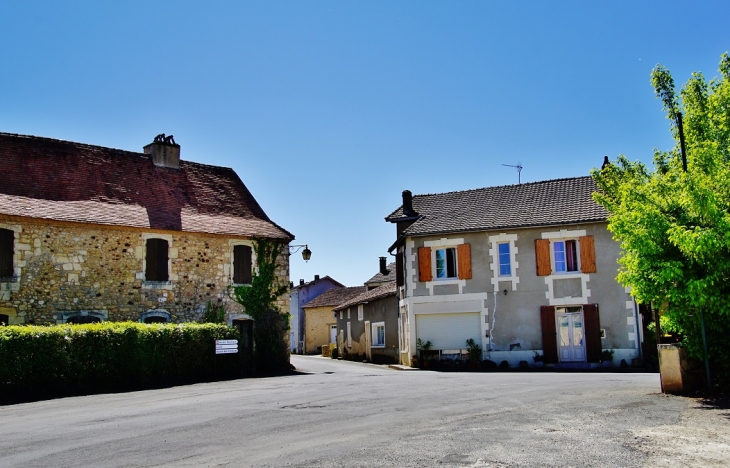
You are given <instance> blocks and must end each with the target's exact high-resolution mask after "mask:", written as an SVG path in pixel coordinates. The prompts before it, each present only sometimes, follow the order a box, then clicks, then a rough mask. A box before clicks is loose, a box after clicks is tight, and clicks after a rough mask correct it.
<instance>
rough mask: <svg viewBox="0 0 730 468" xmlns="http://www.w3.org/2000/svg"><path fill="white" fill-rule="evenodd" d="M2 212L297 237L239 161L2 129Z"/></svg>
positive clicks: (197, 230) (178, 228)
mask: <svg viewBox="0 0 730 468" xmlns="http://www.w3.org/2000/svg"><path fill="white" fill-rule="evenodd" d="M0 161H2V170H1V171H0V214H6V215H14V216H29V217H32V218H41V219H52V220H57V221H72V222H80V223H93V224H107V225H116V226H131V227H139V228H152V229H164V230H173V231H189V232H203V233H212V234H228V235H237V236H249V237H268V238H278V239H282V240H291V239H293V238H294V236H293V235H292V234H291V233H289V232H288V231H286V230H285V229H283V228H281V227H280V226H278V225H277V224H276V223H274V222H272V221H271V220H270V219H269V217H268V216H266V213H264V211H263V210H262V209H261V207H260V206H259V204H258V203H257V202H256V200H255V199H254V197H253V195H251V192H249V191H248V189H247V188H246V186H245V185H244V184H243V182H241V179H239V178H238V175H237V174H236V173H235V172H234V171H233V169H230V168H227V167H218V166H209V165H206V164H199V163H194V162H189V161H180V169H179V170H177V169H170V168H163V167H157V166H155V165H154V164H153V163H152V160H151V159H150V156H149V155H146V154H143V153H135V152H131V151H123V150H118V149H112V148H105V147H101V146H92V145H86V144H82V143H74V142H70V141H63V140H54V139H51V138H41V137H34V136H24V135H15V134H9V133H0Z"/></svg>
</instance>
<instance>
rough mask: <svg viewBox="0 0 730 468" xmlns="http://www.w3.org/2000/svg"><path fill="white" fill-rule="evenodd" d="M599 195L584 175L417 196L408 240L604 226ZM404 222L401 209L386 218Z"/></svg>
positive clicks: (604, 218)
mask: <svg viewBox="0 0 730 468" xmlns="http://www.w3.org/2000/svg"><path fill="white" fill-rule="evenodd" d="M597 190H598V188H597V187H596V184H595V182H594V181H593V179H592V178H591V177H590V176H585V177H575V178H569V179H555V180H546V181H541V182H531V183H525V184H518V185H503V186H499V187H486V188H481V189H474V190H463V191H459V192H447V193H436V194H426V195H414V196H413V208H414V209H415V211H416V212H418V215H419V218H418V220H417V221H415V222H414V223H413V224H412V225H410V226H409V227H408V228H407V229H406V230H405V231H404V232H403V235H405V236H419V235H430V234H445V233H450V232H462V231H489V230H495V229H509V228H521V227H531V226H549V225H562V224H576V223H586V222H600V221H605V220H606V219H607V218H608V211H606V210H605V209H604V208H603V207H602V206H600V205H598V204H597V203H596V202H595V201H594V200H593V198H592V196H591V194H592V193H593V192H595V191H597ZM403 218H405V216H404V214H403V207H402V206H401V207H399V208H398V209H396V210H395V211H393V212H392V213H391V214H390V215H388V216H387V217H386V218H385V219H386V221H391V222H397V221H399V220H401V219H403Z"/></svg>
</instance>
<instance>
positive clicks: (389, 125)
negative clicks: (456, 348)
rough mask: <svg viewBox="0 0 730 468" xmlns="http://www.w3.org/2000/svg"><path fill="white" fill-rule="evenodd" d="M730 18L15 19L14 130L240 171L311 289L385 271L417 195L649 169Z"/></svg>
mask: <svg viewBox="0 0 730 468" xmlns="http://www.w3.org/2000/svg"><path fill="white" fill-rule="evenodd" d="M728 18H730V4H729V3H726V2H692V3H690V2H671V1H661V2H649V1H642V2H629V1H611V2H598V1H591V2H587V1H585V2H568V1H565V2H538V1H531V2H524V1H523V2H520V1H514V2H513V1H510V2H491V1H482V2H469V1H460V2H415V1H409V2H392V1H387V2H385V1H368V2H355V1H348V2H323V1H306V2H304V1H302V2H293V1H289V2H280V1H261V2H242V1H230V2H226V1H216V2H186V1H174V2H154V1H139V2H134V1H125V2H98V1H90V2H79V1H63V2H61V1H58V2H42V1H32V2H29V1H13V0H8V1H4V2H2V3H1V4H0V41H2V44H3V46H2V50H3V53H2V56H3V57H2V61H1V62H0V63H1V64H2V65H1V67H2V69H1V70H2V72H1V73H0V131H4V132H12V133H21V134H30V135H38V136H45V137H52V138H60V139H65V140H72V141H79V142H84V143H89V144H96V145H102V146H109V147H114V148H122V149H126V150H132V151H141V150H142V146H144V145H145V144H147V143H149V142H151V140H152V138H153V137H154V136H155V135H156V134H158V133H167V134H174V135H175V139H176V140H177V142H178V143H179V144H180V145H181V147H182V149H181V151H182V158H183V159H187V160H191V161H197V162H202V163H206V164H214V165H221V166H228V167H232V168H234V169H235V170H236V172H237V173H238V174H239V176H240V177H241V179H242V180H243V181H244V182H245V183H246V185H247V186H248V187H249V189H250V190H251V191H252V192H253V194H254V196H255V197H256V198H257V199H258V201H259V203H260V204H261V205H262V206H263V208H264V210H265V211H266V212H267V214H268V215H269V216H270V217H271V218H272V219H273V220H274V221H276V222H277V223H279V224H280V225H282V226H283V227H285V228H286V229H288V230H289V231H291V232H293V233H294V234H295V235H296V237H297V239H296V241H295V243H297V244H299V243H302V244H305V243H306V244H308V245H309V247H310V248H311V249H312V252H313V255H312V260H310V261H309V262H308V263H305V262H303V261H302V260H301V257H299V256H297V257H292V264H291V278H292V280H293V281H295V282H296V281H298V279H299V278H305V279H307V280H311V279H312V276H313V275H314V274H319V275H330V276H332V277H334V278H335V279H337V280H338V281H340V282H342V283H344V284H346V285H357V284H361V283H362V282H363V281H365V280H366V279H368V278H369V277H370V276H372V275H373V274H374V273H376V272H377V267H378V257H379V256H382V255H387V252H386V250H387V247H388V246H389V245H390V244H391V243H392V242H393V241H394V240H395V228H394V227H393V226H392V225H390V224H387V223H385V222H384V220H383V218H384V217H385V216H386V215H387V214H389V213H390V212H391V211H392V210H393V209H395V208H396V207H397V206H398V205H399V203H400V194H401V191H402V190H404V189H410V190H411V191H412V192H413V193H415V194H418V193H434V192H444V191H452V190H462V189H469V188H477V187H486V186H491V185H503V184H511V183H516V181H517V174H516V171H515V169H513V168H510V167H505V166H502V164H516V163H517V162H518V161H519V162H521V163H522V165H523V166H524V169H523V171H522V181H523V182H525V181H527V182H529V181H535V180H544V179H552V178H561V177H572V176H580V175H585V174H587V173H588V171H589V170H590V169H591V168H592V167H596V166H598V165H600V163H601V161H602V159H603V156H604V155H608V156H609V157H611V158H615V157H616V156H617V155H619V154H626V155H627V156H628V157H629V158H631V159H639V160H643V161H646V162H650V161H651V157H652V154H653V149H654V148H656V147H659V148H662V149H668V148H670V147H671V146H672V144H673V143H672V140H671V139H670V134H669V131H668V128H669V126H668V121H667V120H666V119H665V116H664V114H663V112H662V110H661V103H660V102H659V101H658V100H656V99H655V97H654V93H653V90H652V88H651V85H650V83H649V74H650V72H651V69H652V68H653V67H654V65H656V64H657V63H661V64H662V65H664V66H666V67H668V68H669V69H670V70H671V72H672V73H673V75H674V79H675V82H676V83H677V84H681V83H684V82H685V81H686V79H687V78H688V77H689V76H690V74H691V73H692V72H693V71H701V72H703V73H704V74H705V75H706V76H707V77H713V76H716V75H717V74H718V73H717V64H718V63H719V59H720V54H721V53H723V52H725V51H728V50H730V29H728V27H727V19H728Z"/></svg>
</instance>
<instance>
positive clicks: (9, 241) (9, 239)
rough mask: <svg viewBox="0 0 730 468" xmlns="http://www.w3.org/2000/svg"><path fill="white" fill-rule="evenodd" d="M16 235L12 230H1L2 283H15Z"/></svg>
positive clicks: (0, 271) (0, 277) (0, 279)
mask: <svg viewBox="0 0 730 468" xmlns="http://www.w3.org/2000/svg"><path fill="white" fill-rule="evenodd" d="M14 251H15V233H14V232H13V231H11V230H10V229H0V281H5V282H7V281H13V279H14V276H15V275H14V273H15V268H14V266H13V253H14Z"/></svg>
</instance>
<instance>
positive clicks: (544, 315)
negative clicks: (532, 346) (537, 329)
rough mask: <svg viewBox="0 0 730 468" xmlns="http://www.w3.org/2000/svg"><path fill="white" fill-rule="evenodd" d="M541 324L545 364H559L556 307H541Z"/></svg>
mask: <svg viewBox="0 0 730 468" xmlns="http://www.w3.org/2000/svg"><path fill="white" fill-rule="evenodd" d="M540 323H541V325H542V355H543V362H544V363H546V364H555V363H556V362H558V333H557V330H556V328H555V307H553V306H541V307H540Z"/></svg>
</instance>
